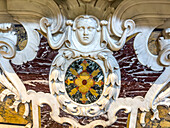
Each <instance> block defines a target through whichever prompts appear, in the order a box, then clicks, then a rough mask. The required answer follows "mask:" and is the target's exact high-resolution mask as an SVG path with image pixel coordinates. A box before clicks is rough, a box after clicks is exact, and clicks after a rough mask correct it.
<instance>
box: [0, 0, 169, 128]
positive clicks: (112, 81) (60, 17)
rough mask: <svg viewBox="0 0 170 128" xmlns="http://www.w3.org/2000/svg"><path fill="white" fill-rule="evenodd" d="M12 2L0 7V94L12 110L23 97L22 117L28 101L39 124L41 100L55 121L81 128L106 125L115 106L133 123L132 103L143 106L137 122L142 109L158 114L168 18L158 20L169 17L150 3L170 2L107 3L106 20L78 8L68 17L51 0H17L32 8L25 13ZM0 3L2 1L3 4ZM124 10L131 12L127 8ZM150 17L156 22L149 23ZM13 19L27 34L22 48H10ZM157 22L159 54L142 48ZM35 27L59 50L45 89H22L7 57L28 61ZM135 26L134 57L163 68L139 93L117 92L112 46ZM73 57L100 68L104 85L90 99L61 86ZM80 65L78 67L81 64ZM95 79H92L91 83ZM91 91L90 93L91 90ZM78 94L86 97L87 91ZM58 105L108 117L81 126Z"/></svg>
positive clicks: (163, 98)
mask: <svg viewBox="0 0 170 128" xmlns="http://www.w3.org/2000/svg"><path fill="white" fill-rule="evenodd" d="M2 2H5V1H2ZM15 2H16V3H20V2H21V1H20V0H13V1H8V2H7V3H6V4H7V5H8V6H7V8H6V9H7V10H8V11H4V12H5V13H4V14H3V15H0V21H1V22H2V23H1V24H0V66H1V70H2V71H1V75H0V82H1V83H2V84H3V85H4V86H5V87H6V88H7V89H5V90H4V91H3V92H2V93H1V94H0V98H1V101H3V99H4V98H5V97H6V96H7V95H14V96H15V100H16V101H15V102H14V104H13V106H11V107H13V108H15V110H16V111H17V107H18V105H19V103H21V102H22V103H24V104H25V113H24V116H25V117H26V116H28V114H29V107H28V106H29V104H30V103H32V108H33V110H32V113H33V128H38V127H39V126H40V124H39V113H38V107H39V106H41V104H43V103H46V104H48V105H49V106H50V107H51V109H52V112H51V113H50V115H51V117H52V118H53V119H54V120H55V121H56V122H58V123H68V124H70V126H71V127H82V128H83V127H86V128H87V127H95V126H97V125H102V126H103V127H106V126H109V125H111V124H113V123H114V122H115V121H116V119H117V118H116V113H117V112H118V111H119V110H120V109H125V110H126V111H125V112H126V113H129V114H130V115H131V116H130V123H129V127H130V128H134V127H135V126H136V120H137V112H138V109H140V110H141V111H142V112H143V113H142V115H141V120H140V122H141V125H142V126H145V114H146V111H149V110H152V111H153V113H154V115H153V118H152V119H155V118H156V119H159V113H158V110H157V106H158V105H167V106H169V95H170V91H169V88H167V89H166V90H164V91H162V89H163V88H164V87H166V86H167V84H168V83H169V80H170V75H169V71H170V69H169V62H170V57H169V55H170V53H169V49H170V48H169V44H170V39H169V38H170V37H169V33H170V32H169V28H170V26H169V24H168V22H164V21H165V19H166V20H167V21H168V20H169V18H170V13H169V12H170V11H167V10H166V11H165V10H161V12H160V15H161V16H159V15H157V13H156V12H157V10H155V9H153V8H154V7H153V6H157V7H158V8H159V5H160V3H161V4H162V6H164V7H166V6H167V4H168V5H170V2H169V1H168V0H162V1H154V0H150V1H146V0H137V1H134V0H127V1H123V2H121V4H120V5H119V6H118V7H117V8H116V10H115V11H114V12H113V10H111V9H110V8H109V9H110V15H108V20H106V19H101V17H100V19H98V18H97V17H96V16H94V15H87V14H86V15H85V14H84V13H83V15H77V16H76V17H74V18H72V19H71V18H70V19H69V18H68V19H67V16H65V15H64V11H65V10H64V9H62V7H61V6H62V5H60V6H58V5H57V4H56V3H55V2H54V1H53V0H44V1H43V2H42V1H40V0H33V1H32V3H31V2H29V1H24V2H23V3H21V5H25V4H30V5H31V7H32V8H33V9H32V10H31V7H30V8H28V9H29V10H30V12H31V13H26V12H25V10H24V9H22V7H21V5H20V6H19V7H17V8H16V7H15V6H14V5H13V3H15ZM83 2H85V3H86V2H87V3H90V2H93V1H85V0H83ZM104 2H106V1H104ZM101 3H102V2H101ZM106 3H107V2H106ZM37 4H38V5H40V6H42V8H43V9H44V10H46V11H47V12H48V13H47V12H44V11H43V9H40V8H37ZM70 4H71V3H70ZM81 4H82V3H81ZM152 4H154V5H153V6H151V8H150V10H147V9H146V10H145V11H146V13H142V12H140V11H134V10H135V8H137V7H139V8H144V5H152ZM46 5H47V6H46ZM0 6H2V7H3V4H1V5H0ZM63 8H64V7H63ZM17 9H20V12H18V11H17ZM167 9H169V8H167ZM128 10H129V11H130V12H135V13H128ZM158 10H159V9H158ZM7 12H8V13H7ZM154 12H155V13H154ZM92 13H93V11H92ZM9 14H10V15H12V16H11V19H12V18H13V19H12V20H11V21H9V23H6V22H4V19H3V17H4V15H6V16H9V17H10V15H9ZM94 14H95V13H94ZM165 16H166V17H165ZM167 16H168V17H167ZM155 18H156V19H157V22H155V23H154V24H152V21H153V20H155ZM14 21H15V22H16V21H17V22H19V23H21V24H22V25H23V26H24V27H25V29H26V31H27V34H28V42H27V43H28V44H27V46H26V48H25V49H23V51H17V50H16V45H17V44H16V39H17V37H16V35H14V33H13V32H12V31H11V29H10V28H11V23H14ZM39 21H40V23H39ZM135 24H136V27H135ZM161 25H162V27H163V28H164V29H165V30H164V34H163V36H162V37H160V38H159V43H160V51H159V55H157V56H154V55H152V54H151V53H150V51H149V50H148V46H147V42H148V38H149V35H150V34H151V32H152V31H153V30H154V29H155V28H156V27H159V26H161ZM35 29H39V30H40V31H41V32H43V33H44V34H46V36H47V39H48V43H49V45H50V47H51V48H52V49H54V50H55V49H59V54H58V55H57V56H56V57H55V58H54V60H53V63H52V64H51V70H50V74H49V87H50V93H43V92H35V91H33V90H28V91H27V90H26V88H25V86H24V84H23V82H22V81H21V80H20V78H19V77H18V76H17V74H16V73H15V71H14V70H13V68H12V66H11V64H10V63H9V61H10V60H12V62H13V63H15V64H22V63H23V62H27V61H31V60H32V59H34V58H35V56H36V52H37V50H38V45H39V35H38V33H37V32H36V31H35ZM136 32H139V34H138V35H137V37H136V38H135V41H134V48H135V50H136V54H137V56H138V59H139V61H140V62H141V63H142V64H143V65H147V66H148V67H151V69H153V70H157V71H159V70H162V69H163V68H164V69H165V70H164V71H163V73H162V75H161V76H160V77H159V78H158V79H157V80H156V81H155V82H154V83H153V85H152V87H151V88H150V89H149V91H148V92H147V94H146V96H145V97H141V96H137V97H135V98H130V97H127V98H118V96H119V91H120V88H121V78H120V74H121V72H120V69H119V65H118V63H117V61H116V59H115V58H114V57H113V56H112V52H113V51H118V50H120V49H121V48H122V47H123V46H124V44H125V42H126V38H127V36H130V35H132V34H134V33H136ZM115 37H116V38H115ZM30 52H31V54H30ZM27 55H28V56H27ZM21 58H22V59H21ZM79 59H87V60H90V61H92V62H95V63H97V64H98V65H99V67H100V68H101V70H100V72H101V71H102V72H103V74H104V84H103V86H104V87H103V91H102V94H101V96H100V97H99V99H97V100H96V101H95V102H93V103H90V104H85V105H84V104H80V103H77V102H75V101H73V100H72V99H71V98H70V97H69V95H68V93H67V90H66V89H65V86H66V83H65V81H66V80H65V75H66V71H67V69H69V66H70V65H71V64H72V63H73V62H75V61H76V60H79ZM85 63H86V62H85ZM82 68H83V70H84V67H83V66H82ZM73 72H75V71H73ZM98 72H99V71H98ZM98 72H94V71H93V72H92V73H91V74H97V73H98ZM79 74H80V73H79ZM91 74H90V75H91ZM73 75H74V73H73ZM76 75H78V74H76V73H75V76H76ZM86 76H87V75H86ZM84 80H86V81H85V82H83V80H82V83H81V84H77V86H84V85H86V84H87V79H84ZM90 80H91V78H90ZM99 81H100V79H99V80H98V81H95V82H96V83H97V82H99ZM77 83H78V82H77ZM79 88H80V87H79ZM88 89H89V88H88ZM79 91H80V89H79ZM80 92H81V91H80ZM91 93H93V94H96V93H95V91H92V92H91ZM73 94H74V93H73ZM74 95H75V94H74ZM96 96H97V94H96ZM84 99H85V101H86V99H87V97H86V98H84ZM83 102H84V101H83ZM60 108H61V109H63V110H64V111H65V112H67V113H69V114H72V115H81V116H89V117H93V116H97V115H101V114H103V113H106V112H107V118H108V121H103V120H95V121H92V122H91V123H89V124H87V125H85V126H84V125H81V124H79V123H78V122H77V121H75V120H74V119H72V118H68V117H60V116H59V111H60ZM113 108H114V109H113Z"/></svg>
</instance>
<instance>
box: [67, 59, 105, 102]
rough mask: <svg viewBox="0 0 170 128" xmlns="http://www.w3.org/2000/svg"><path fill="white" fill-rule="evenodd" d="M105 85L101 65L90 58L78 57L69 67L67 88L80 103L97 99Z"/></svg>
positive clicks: (74, 99)
mask: <svg viewBox="0 0 170 128" xmlns="http://www.w3.org/2000/svg"><path fill="white" fill-rule="evenodd" d="M103 87H104V74H103V71H102V69H101V68H100V66H99V65H98V64H97V63H96V62H94V61H92V60H89V59H78V60H76V61H74V62H73V63H72V64H71V65H70V66H69V67H68V69H67V71H66V74H65V88H66V91H67V94H68V96H69V97H70V98H71V99H72V100H73V101H75V102H77V103H80V104H90V103H93V102H95V101H97V100H98V99H99V98H100V96H101V94H102V92H103Z"/></svg>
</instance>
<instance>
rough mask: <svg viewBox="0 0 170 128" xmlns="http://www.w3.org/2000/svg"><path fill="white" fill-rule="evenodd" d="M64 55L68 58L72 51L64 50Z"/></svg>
mask: <svg viewBox="0 0 170 128" xmlns="http://www.w3.org/2000/svg"><path fill="white" fill-rule="evenodd" d="M64 56H65V57H66V58H67V59H70V58H71V57H72V56H73V52H72V51H65V52H64Z"/></svg>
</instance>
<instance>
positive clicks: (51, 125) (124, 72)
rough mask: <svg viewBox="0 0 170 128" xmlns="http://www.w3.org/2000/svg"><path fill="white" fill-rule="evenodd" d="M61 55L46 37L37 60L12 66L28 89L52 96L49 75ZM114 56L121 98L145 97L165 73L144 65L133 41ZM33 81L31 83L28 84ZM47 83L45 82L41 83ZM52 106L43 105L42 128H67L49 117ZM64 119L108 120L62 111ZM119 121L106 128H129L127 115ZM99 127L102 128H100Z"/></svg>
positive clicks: (120, 117) (86, 121) (82, 122)
mask: <svg viewBox="0 0 170 128" xmlns="http://www.w3.org/2000/svg"><path fill="white" fill-rule="evenodd" d="M57 54H58V52H57V50H52V49H51V48H50V47H49V45H48V43H47V40H46V38H45V37H43V36H41V44H40V46H39V51H38V54H37V57H36V58H35V59H34V60H33V61H31V62H27V63H26V64H23V65H20V66H17V65H13V67H14V70H15V71H16V73H17V74H18V76H19V77H20V78H21V80H22V81H23V82H24V83H25V86H26V89H27V90H29V89H32V90H35V91H37V92H40V91H42V92H45V93H49V87H48V75H49V71H50V66H51V63H52V61H53V58H54V57H55V56H56V55H57ZM113 56H115V58H116V59H117V61H118V63H119V66H120V69H121V92H120V95H119V97H124V98H125V97H135V96H143V97H144V96H145V94H146V92H147V91H148V89H149V88H150V87H151V84H152V83H153V82H154V81H155V80H156V79H157V78H158V77H159V76H160V74H161V73H162V72H156V71H152V70H150V69H148V68H147V67H145V66H142V65H141V64H140V63H139V61H138V60H137V57H136V55H135V52H134V49H133V39H131V40H129V41H128V42H127V43H126V44H125V46H124V47H123V48H122V49H121V50H119V51H118V52H114V53H113ZM29 80H31V81H32V82H31V84H34V86H32V85H30V84H27V83H26V81H29ZM41 81H46V82H41ZM50 111H51V110H50V107H49V106H48V105H44V107H42V108H41V113H42V114H41V126H42V128H67V127H68V125H66V124H63V125H61V124H58V123H56V122H55V121H53V119H52V118H51V117H50V115H49V112H50ZM60 115H61V116H67V117H70V118H75V119H77V121H78V122H79V123H81V124H87V123H89V122H90V121H92V120H96V119H103V120H107V117H106V115H102V116H98V117H94V118H88V117H81V116H71V115H69V114H66V113H65V112H63V111H61V114H60ZM117 116H118V120H117V121H116V122H115V123H114V124H113V125H111V126H108V127H107V128H126V125H127V117H128V114H125V113H124V112H123V110H121V111H119V112H118V113H117ZM98 128H100V126H99V127H98Z"/></svg>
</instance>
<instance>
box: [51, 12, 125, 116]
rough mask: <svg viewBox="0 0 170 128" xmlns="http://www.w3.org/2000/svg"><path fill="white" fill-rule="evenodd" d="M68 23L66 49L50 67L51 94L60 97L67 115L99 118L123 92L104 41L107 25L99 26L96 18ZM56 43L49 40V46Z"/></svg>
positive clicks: (110, 53) (64, 46)
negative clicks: (68, 113) (97, 116)
mask: <svg viewBox="0 0 170 128" xmlns="http://www.w3.org/2000/svg"><path fill="white" fill-rule="evenodd" d="M67 22H68V23H67V27H68V28H67V34H66V35H65V36H66V37H67V38H65V39H67V40H64V41H63V42H61V43H63V46H62V48H60V50H59V54H58V55H57V56H56V57H55V59H54V61H53V63H52V67H51V72H50V74H51V75H50V89H51V93H52V94H53V95H56V93H57V96H56V97H57V100H58V101H59V103H61V105H62V106H63V105H64V107H63V109H64V110H65V111H66V112H70V113H71V114H74V115H83V116H95V115H99V114H100V113H103V109H107V108H108V105H109V104H110V103H111V102H112V100H115V99H116V98H117V97H118V94H119V91H120V70H119V66H118V64H117V61H116V60H115V58H114V57H113V56H112V51H111V50H110V49H109V48H108V46H107V41H106V40H102V39H104V38H105V37H104V38H103V37H102V36H103V34H104V33H105V34H108V33H107V30H105V28H104V27H106V25H107V21H101V23H100V21H99V20H98V19H97V18H96V17H94V16H90V15H81V16H78V17H77V18H75V20H74V21H71V20H68V21H67ZM102 23H103V24H102ZM49 27H50V26H49ZM102 33H103V34H102ZM49 36H51V35H49ZM106 39H107V38H106ZM53 42H54V40H52V41H51V40H49V43H53ZM111 43H114V42H110V45H113V44H111ZM120 43H125V42H120ZM114 45H115V46H116V47H119V46H117V44H114ZM120 45H121V44H120ZM112 48H113V49H114V48H115V47H114V46H112ZM95 67H96V68H95ZM66 71H67V72H66ZM61 92H62V93H61ZM69 97H72V98H71V99H74V101H75V102H77V103H80V104H77V103H74V102H73V101H72V100H71V99H70V98H69ZM74 97H76V98H74ZM61 99H62V100H61ZM93 102H94V103H93ZM91 103H93V104H91ZM81 104H87V106H82V105H81ZM65 106H66V107H65ZM105 112H106V111H105Z"/></svg>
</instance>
